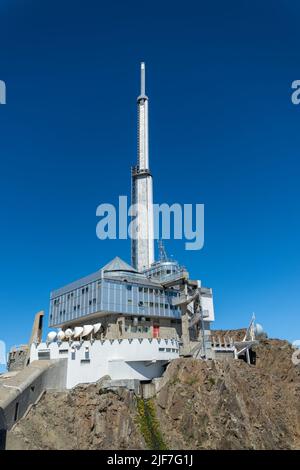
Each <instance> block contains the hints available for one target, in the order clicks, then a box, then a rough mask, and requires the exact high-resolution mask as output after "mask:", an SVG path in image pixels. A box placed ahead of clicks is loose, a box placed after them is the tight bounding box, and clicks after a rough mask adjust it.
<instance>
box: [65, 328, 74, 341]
mask: <svg viewBox="0 0 300 470" xmlns="http://www.w3.org/2000/svg"><path fill="white" fill-rule="evenodd" d="M71 336H73V330H71V328H67V329H66V331H65V337H66V338H67V339H69V338H71Z"/></svg>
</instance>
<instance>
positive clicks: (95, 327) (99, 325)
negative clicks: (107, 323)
mask: <svg viewBox="0 0 300 470" xmlns="http://www.w3.org/2000/svg"><path fill="white" fill-rule="evenodd" d="M100 328H101V323H95V325H94V333H95V334H96V333H98V331H99V330H100Z"/></svg>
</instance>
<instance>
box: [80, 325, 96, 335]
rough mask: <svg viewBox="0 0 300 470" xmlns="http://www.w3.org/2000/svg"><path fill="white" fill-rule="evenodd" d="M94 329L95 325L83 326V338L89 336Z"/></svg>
mask: <svg viewBox="0 0 300 470" xmlns="http://www.w3.org/2000/svg"><path fill="white" fill-rule="evenodd" d="M93 329H94V326H93V325H83V332H82V336H88V335H89V334H90V333H91V332H92V331H93Z"/></svg>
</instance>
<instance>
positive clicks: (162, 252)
mask: <svg viewBox="0 0 300 470" xmlns="http://www.w3.org/2000/svg"><path fill="white" fill-rule="evenodd" d="M158 252H159V261H168V257H167V252H166V249H165V246H164V243H163V241H162V240H158Z"/></svg>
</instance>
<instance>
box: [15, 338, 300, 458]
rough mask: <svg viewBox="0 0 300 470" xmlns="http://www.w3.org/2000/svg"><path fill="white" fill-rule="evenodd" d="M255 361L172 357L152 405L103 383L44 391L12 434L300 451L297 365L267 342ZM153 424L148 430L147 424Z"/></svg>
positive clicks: (72, 444) (31, 441) (76, 443)
mask: <svg viewBox="0 0 300 470" xmlns="http://www.w3.org/2000/svg"><path fill="white" fill-rule="evenodd" d="M256 353H257V363H256V365H255V366H254V365H247V364H246V363H245V362H243V361H241V360H238V361H225V362H221V361H207V362H204V361H201V360H197V359H192V358H182V359H177V360H174V361H173V362H172V363H171V364H170V365H169V366H168V368H167V370H166V372H165V375H164V377H163V378H162V379H161V381H160V383H159V387H158V391H157V393H156V395H155V396H154V397H153V398H152V399H151V403H150V401H149V403H148V404H147V406H146V407H145V406H143V404H142V403H141V402H140V398H139V399H137V397H136V396H135V395H134V393H133V392H130V391H128V390H126V389H122V388H120V389H117V390H114V391H112V390H103V388H102V386H101V383H99V384H95V385H87V386H80V387H76V388H75V389H73V390H71V391H69V392H64V393H49V392H48V393H47V394H46V395H45V396H44V397H43V398H42V400H41V401H40V402H39V403H38V404H37V405H36V406H35V407H34V408H33V409H32V410H31V411H30V413H29V414H28V415H27V416H26V417H25V418H23V419H22V420H21V421H20V422H19V423H18V424H17V425H16V426H15V427H14V429H13V430H12V431H11V432H10V433H9V434H8V440H7V447H8V448H22V449H145V448H148V447H151V446H154V445H156V444H155V442H158V444H157V445H159V446H160V448H167V449H300V366H296V365H294V364H293V363H292V360H291V357H292V353H293V349H292V347H291V345H290V344H289V343H288V342H286V341H281V340H264V341H262V342H261V343H260V345H259V346H258V347H257V350H256ZM147 427H148V428H149V429H148V428H147Z"/></svg>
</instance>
